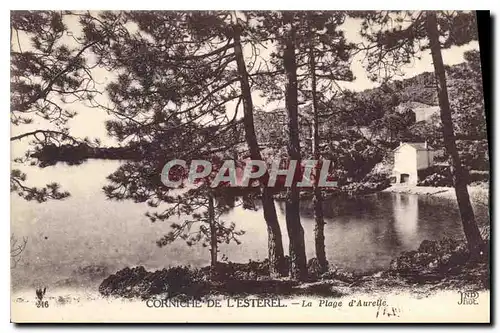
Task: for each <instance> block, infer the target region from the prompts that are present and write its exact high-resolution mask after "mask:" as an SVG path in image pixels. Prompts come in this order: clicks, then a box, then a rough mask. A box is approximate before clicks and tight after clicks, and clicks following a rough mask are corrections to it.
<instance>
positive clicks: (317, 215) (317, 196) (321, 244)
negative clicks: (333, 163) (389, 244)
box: [309, 45, 328, 272]
mask: <svg viewBox="0 0 500 333" xmlns="http://www.w3.org/2000/svg"><path fill="white" fill-rule="evenodd" d="M309 71H310V72H311V90H312V111H313V135H312V136H313V140H312V141H313V144H312V151H313V156H314V159H315V160H316V161H319V160H320V151H319V143H320V138H319V110H318V94H317V92H316V89H317V82H316V59H315V54H314V46H313V45H311V47H310V51H309ZM313 205H314V222H315V224H314V245H315V249H316V259H317V260H318V264H319V267H320V269H321V272H326V271H327V270H328V261H327V260H326V253H325V219H324V214H323V195H322V194H321V188H319V187H318V183H317V182H314V199H313Z"/></svg>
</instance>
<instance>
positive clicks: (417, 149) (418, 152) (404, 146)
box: [393, 141, 438, 184]
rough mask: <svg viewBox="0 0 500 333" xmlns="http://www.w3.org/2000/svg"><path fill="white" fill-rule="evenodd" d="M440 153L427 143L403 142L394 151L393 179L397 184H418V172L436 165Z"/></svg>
mask: <svg viewBox="0 0 500 333" xmlns="http://www.w3.org/2000/svg"><path fill="white" fill-rule="evenodd" d="M437 154H438V152H437V151H436V150H435V149H434V148H432V147H431V146H429V145H428V144H427V141H425V142H401V143H400V145H399V147H397V148H396V149H394V170H393V177H395V178H396V183H408V184H416V183H417V182H418V171H420V170H424V169H427V168H428V167H430V166H432V165H434V158H435V157H436V155H437Z"/></svg>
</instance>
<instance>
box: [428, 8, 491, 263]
mask: <svg viewBox="0 0 500 333" xmlns="http://www.w3.org/2000/svg"><path fill="white" fill-rule="evenodd" d="M426 28H427V35H428V37H429V43H430V49H431V55H432V61H433V63H434V73H435V81H436V87H437V92H438V99H439V107H440V109H441V122H442V125H443V139H444V145H445V148H446V152H447V154H448V156H449V157H450V164H451V168H450V169H451V174H452V177H453V185H454V187H455V194H456V196H457V202H458V209H459V211H460V216H461V218H462V225H463V229H464V233H465V237H466V238H467V244H468V247H469V250H470V253H471V254H472V255H473V256H476V255H478V253H479V251H480V249H481V245H482V243H483V240H482V238H481V234H480V232H479V228H478V227H477V224H476V220H475V217H474V211H473V209H472V205H471V203H470V198H469V192H468V191H467V175H466V174H465V170H464V168H463V166H462V164H461V162H460V157H459V155H458V150H457V146H456V143H455V134H454V131H453V122H452V119H451V109H450V102H449V98H448V90H447V87H446V73H445V68H444V64H443V58H442V55H441V45H440V43H439V32H438V27H437V18H436V14H435V13H434V12H432V11H428V12H427V18H426Z"/></svg>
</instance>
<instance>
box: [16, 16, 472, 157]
mask: <svg viewBox="0 0 500 333" xmlns="http://www.w3.org/2000/svg"><path fill="white" fill-rule="evenodd" d="M66 23H67V24H68V26H69V27H70V29H75V31H76V30H79V29H78V23H77V21H76V20H73V21H71V20H70V21H67V22H66ZM360 23H361V20H360V19H352V18H348V19H347V20H346V21H345V23H344V24H343V26H341V29H343V30H344V32H345V36H346V38H347V40H348V41H350V42H354V43H359V42H361V41H362V39H361V36H360V34H359V30H360ZM14 38H15V36H14ZM19 42H20V43H19V45H21V47H22V48H23V49H26V48H29V40H28V39H27V38H26V37H25V36H22V35H21V36H20V38H19ZM17 45H18V44H17V40H14V41H13V47H14V48H17ZM472 49H475V50H478V49H479V45H478V43H477V42H471V43H469V44H467V45H464V46H461V47H452V48H450V49H446V50H443V60H444V63H445V64H446V65H450V66H452V65H455V64H459V63H462V62H464V57H463V55H464V52H465V51H468V50H472ZM246 51H248V50H246ZM264 52H266V51H264V50H263V51H262V53H264ZM419 56H420V59H415V60H414V61H413V62H412V63H410V64H408V65H406V66H403V67H402V68H401V72H402V73H403V74H404V78H409V77H413V76H415V75H418V74H420V73H423V72H431V71H433V65H432V59H431V56H430V52H429V51H426V52H423V53H422V52H421V54H420V55H419ZM351 70H352V72H353V74H354V76H355V77H356V79H355V80H354V81H353V82H339V85H340V86H341V87H342V88H343V89H350V90H355V91H362V90H365V89H369V88H374V87H376V86H377V85H378V84H377V83H376V82H372V81H371V80H370V79H369V78H368V76H367V73H366V71H365V69H364V63H363V55H362V54H358V55H357V56H355V57H354V58H353V61H352V64H351ZM93 76H94V77H95V78H96V80H97V81H98V82H99V83H100V87H101V88H104V87H105V86H106V85H107V84H108V83H109V82H111V81H112V80H113V78H114V75H113V73H110V72H108V71H106V70H104V69H102V68H97V69H95V70H94V71H93ZM253 98H254V104H255V106H256V107H259V108H262V109H263V110H266V111H269V110H272V109H274V108H277V107H284V101H282V102H277V103H272V104H268V105H266V101H265V99H263V98H262V97H261V96H259V92H254V93H253ZM101 101H103V102H105V99H104V100H102V99H101ZM71 109H72V110H73V111H76V112H77V113H78V115H77V116H76V117H75V118H73V119H71V120H70V121H69V123H68V126H69V128H70V134H71V135H73V136H75V137H80V138H83V137H90V138H99V139H101V141H102V143H103V145H105V146H115V145H117V142H115V140H114V139H113V138H110V137H108V136H107V134H106V130H105V125H104V122H105V121H106V120H108V119H112V116H110V115H108V114H106V112H105V111H103V110H99V109H95V108H89V107H87V106H86V105H84V104H83V103H73V104H72V105H71ZM228 109H234V106H232V107H231V105H229V107H228ZM228 112H229V111H228ZM47 126H50V125H47V124H46V123H43V122H42V121H39V120H36V121H35V122H34V123H33V124H31V125H23V126H12V133H11V135H16V134H19V133H23V132H26V131H30V130H33V129H35V128H48V127H47ZM27 144H28V140H27V139H23V140H21V141H17V142H14V143H13V144H12V152H13V154H12V155H13V156H18V155H19V154H22V153H23V152H24V150H25V149H26V147H27Z"/></svg>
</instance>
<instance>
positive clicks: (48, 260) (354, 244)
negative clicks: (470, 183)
mask: <svg viewBox="0 0 500 333" xmlns="http://www.w3.org/2000/svg"><path fill="white" fill-rule="evenodd" d="M118 165H119V162H117V161H88V162H87V163H85V164H83V165H80V166H66V165H57V166H54V167H48V168H44V169H38V168H26V169H25V171H27V172H28V177H29V178H28V180H29V181H30V183H31V184H35V185H43V184H44V183H45V182H47V181H49V180H50V181H56V182H59V183H60V184H61V185H62V186H63V188H64V189H67V190H69V191H70V192H71V194H72V196H71V197H70V198H69V199H66V200H64V201H52V202H47V203H43V204H38V203H32V202H25V201H24V200H22V199H19V198H18V197H17V196H16V195H13V196H12V203H11V205H12V223H11V231H12V233H14V234H15V235H16V236H17V237H28V245H27V248H26V250H25V252H24V253H23V257H22V260H21V261H20V262H19V263H18V265H17V266H16V267H15V268H13V269H12V285H13V287H14V288H15V289H23V288H31V287H32V286H36V285H46V286H52V287H81V288H87V287H91V288H95V286H97V285H98V284H99V283H100V281H102V278H103V277H105V276H107V274H109V273H113V272H114V271H116V270H118V269H121V268H123V267H125V266H135V265H144V266H145V267H147V268H150V269H156V268H161V267H165V266H169V265H194V266H200V265H206V264H208V262H209V254H208V251H207V249H206V248H203V247H202V246H201V245H195V246H192V247H189V246H187V245H185V243H184V242H183V241H182V240H178V241H177V242H176V243H174V244H172V245H170V246H167V247H164V248H159V247H157V246H156V244H155V241H156V240H157V239H159V238H160V237H161V236H162V235H163V234H165V233H167V232H168V231H169V229H170V227H169V225H170V223H169V222H157V223H154V224H153V223H151V222H150V221H149V220H148V219H147V218H146V217H145V216H144V213H145V212H146V211H148V208H147V207H146V206H145V205H142V204H135V203H133V202H131V201H124V202H116V201H110V200H107V199H106V198H105V196H104V194H103V192H102V190H101V188H102V186H103V185H105V184H106V179H105V178H106V176H107V175H108V174H110V173H111V172H113V171H114V170H116V168H117V166H118ZM44 180H45V182H44ZM276 205H277V211H278V215H279V218H280V222H281V230H282V232H283V241H284V247H285V252H287V250H288V241H287V234H286V227H285V224H284V220H285V219H284V214H285V211H284V204H282V203H276ZM325 210H326V222H327V224H326V226H325V238H326V252H327V256H328V260H329V262H330V263H331V264H333V265H336V266H339V267H343V268H348V269H352V270H357V271H367V270H376V269H380V268H384V267H387V265H388V264H389V263H390V260H391V258H393V257H394V256H395V255H397V254H398V253H400V252H401V251H404V250H409V249H415V248H417V247H418V245H419V244H420V242H421V241H422V240H424V239H440V238H442V237H462V236H463V233H462V230H461V225H460V219H459V215H458V211H457V209H456V207H455V204H454V203H453V202H450V201H448V200H445V199H441V200H439V199H436V198H433V199H432V200H431V199H429V198H426V197H418V196H416V195H402V194H393V193H378V194H375V195H371V196H366V197H362V198H353V199H349V200H343V201H338V200H337V201H330V202H328V203H327V204H326V205H325ZM301 217H302V224H303V227H304V230H305V238H306V244H307V256H308V258H311V257H313V256H314V235H313V228H314V218H313V211H312V204H311V202H303V203H302V204H301ZM224 219H225V220H227V221H234V222H235V223H236V225H237V227H238V228H239V229H243V230H245V231H246V234H245V235H243V236H241V238H240V239H241V241H242V244H241V245H236V244H229V245H226V244H223V245H222V246H221V252H222V253H223V254H225V255H226V256H227V257H228V259H229V260H230V261H235V262H247V261H248V260H249V259H252V260H259V259H264V258H265V257H266V255H267V234H266V228H265V222H264V220H263V216H262V213H261V211H248V210H243V209H242V208H240V207H237V208H235V209H234V210H232V211H231V212H230V213H229V214H227V216H225V218H224Z"/></svg>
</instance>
